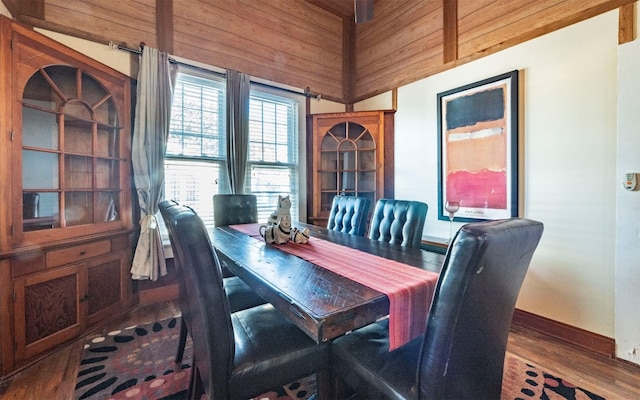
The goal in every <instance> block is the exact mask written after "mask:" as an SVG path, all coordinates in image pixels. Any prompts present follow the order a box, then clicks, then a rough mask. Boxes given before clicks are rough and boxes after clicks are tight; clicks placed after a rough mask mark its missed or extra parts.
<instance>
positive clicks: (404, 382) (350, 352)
mask: <svg viewBox="0 0 640 400" xmlns="http://www.w3.org/2000/svg"><path fill="white" fill-rule="evenodd" d="M422 341H423V336H419V337H417V338H415V339H413V340H412V341H410V342H409V343H407V344H405V345H404V346H402V347H400V348H398V349H396V350H394V351H392V352H389V320H387V319H385V320H382V321H379V322H376V323H375V324H371V325H367V326H365V327H363V328H360V329H357V330H355V331H353V332H351V333H349V334H348V335H345V336H342V337H339V338H337V339H335V340H334V341H333V343H332V344H331V363H332V364H333V366H334V367H337V368H339V370H340V371H341V373H342V374H345V373H346V374H353V376H348V375H347V376H344V375H343V376H341V378H342V379H344V380H345V381H347V382H354V381H358V379H357V378H356V377H358V376H366V377H367V378H366V386H365V387H359V388H354V389H356V390H357V391H358V393H360V395H365V396H366V397H367V398H376V397H381V396H380V393H382V395H383V396H382V397H384V398H389V399H417V398H418V388H417V385H416V382H417V380H416V371H417V370H418V358H419V356H420V346H421V345H422ZM363 366H366V368H363ZM366 391H369V393H366V394H365V393H363V392H366Z"/></svg>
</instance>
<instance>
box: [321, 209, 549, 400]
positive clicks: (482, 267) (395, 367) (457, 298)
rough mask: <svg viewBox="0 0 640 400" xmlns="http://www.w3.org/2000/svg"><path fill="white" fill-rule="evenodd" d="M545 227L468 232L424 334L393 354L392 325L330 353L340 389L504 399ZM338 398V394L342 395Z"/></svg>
mask: <svg viewBox="0 0 640 400" xmlns="http://www.w3.org/2000/svg"><path fill="white" fill-rule="evenodd" d="M542 231H543V225H542V224H541V223H540V222H536V221H532V220H527V219H510V220H500V221H491V222H483V223H472V224H467V225H464V226H463V227H462V228H461V229H460V230H459V232H458V233H457V235H456V237H455V238H454V241H453V244H452V246H451V247H450V249H449V251H448V252H447V255H446V258H445V261H444V265H443V267H442V271H441V273H440V277H439V279H438V283H437V285H436V290H435V294H434V297H433V301H432V304H431V309H430V311H429V317H428V320H427V325H426V331H425V334H424V335H422V336H420V337H418V338H416V339H414V340H413V341H411V342H409V343H408V344H406V345H404V346H402V347H400V348H398V349H396V350H394V351H391V352H389V341H388V336H389V335H388V327H387V321H383V322H378V323H375V324H372V325H368V326H366V327H364V328H361V329H358V330H355V331H353V332H352V333H351V334H348V335H346V336H343V337H341V338H338V339H336V340H335V341H334V342H333V343H332V345H331V369H332V375H334V376H335V377H339V378H340V380H339V379H337V378H335V379H334V378H332V381H333V383H334V384H335V385H334V388H339V387H340V385H338V384H336V383H337V382H346V384H347V386H348V387H350V388H351V389H352V390H355V391H357V392H358V393H359V394H360V395H361V396H362V397H361V398H367V399H375V398H385V399H429V400H439V399H452V400H465V399H473V400H478V399H481V400H484V399H495V400H499V399H500V392H501V386H502V373H503V365H504V359H505V353H506V348H507V339H508V335H509V328H510V325H511V319H512V317H513V311H514V308H515V302H516V299H517V297H518V293H519V291H520V287H521V285H522V281H523V280H524V277H525V274H526V272H527V269H528V267H529V262H530V261H531V257H532V256H533V253H534V251H535V249H536V247H537V245H538V242H539V241H540V237H541V235H542ZM336 393H337V392H336Z"/></svg>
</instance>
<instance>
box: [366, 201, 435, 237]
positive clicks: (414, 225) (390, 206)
mask: <svg viewBox="0 0 640 400" xmlns="http://www.w3.org/2000/svg"><path fill="white" fill-rule="evenodd" d="M427 210H428V206H427V204H426V203H422V202H420V201H409V200H395V199H380V200H378V201H377V202H376V207H375V209H374V210H373V215H372V216H371V226H370V227H369V239H373V240H379V241H381V242H389V243H392V244H399V245H401V246H407V247H420V242H421V239H422V230H423V228H424V221H425V220H426V218H427Z"/></svg>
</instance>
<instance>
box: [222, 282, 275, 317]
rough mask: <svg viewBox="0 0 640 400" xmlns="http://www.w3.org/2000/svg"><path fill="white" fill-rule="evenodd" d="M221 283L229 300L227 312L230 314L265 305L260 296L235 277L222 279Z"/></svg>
mask: <svg viewBox="0 0 640 400" xmlns="http://www.w3.org/2000/svg"><path fill="white" fill-rule="evenodd" d="M222 282H223V285H224V291H225V292H226V293H227V298H228V299H229V310H230V311H231V312H232V313H233V312H236V311H240V310H244V309H246V308H251V307H255V306H258V305H260V304H264V303H265V300H264V299H263V298H262V297H260V295H258V294H257V293H256V292H255V291H254V290H253V289H251V287H250V286H249V285H247V284H246V283H244V281H243V280H242V279H240V278H238V277H237V276H231V277H229V278H224V279H223V280H222Z"/></svg>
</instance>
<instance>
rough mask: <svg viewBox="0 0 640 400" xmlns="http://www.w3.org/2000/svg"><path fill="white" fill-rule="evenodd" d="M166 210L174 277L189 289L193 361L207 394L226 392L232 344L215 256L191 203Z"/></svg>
mask: <svg viewBox="0 0 640 400" xmlns="http://www.w3.org/2000/svg"><path fill="white" fill-rule="evenodd" d="M163 208H165V207H163ZM161 212H162V208H161ZM165 213H167V216H168V218H166V222H167V228H168V230H169V232H170V235H172V236H173V239H174V242H175V243H176V244H177V246H176V247H177V248H178V252H177V254H174V256H178V261H179V262H177V263H176V265H177V268H180V270H179V271H178V278H179V280H181V281H182V282H181V284H182V285H183V286H184V287H185V288H186V293H188V296H187V298H188V302H189V311H190V323H189V324H188V329H189V332H190V333H191V339H192V342H193V363H194V367H196V368H197V371H198V376H199V377H200V379H201V381H202V385H203V387H204V388H205V393H207V394H208V395H209V397H210V398H214V399H217V398H228V397H229V386H228V385H229V376H230V375H231V369H232V367H233V361H234V354H235V345H234V334H233V326H232V324H231V313H230V311H229V302H228V300H227V296H226V294H225V292H224V288H223V281H222V279H223V278H222V269H221V267H220V262H219V260H218V257H217V255H216V253H215V251H214V250H213V247H212V245H211V242H210V241H209V236H208V234H207V230H206V228H205V226H204V224H203V223H202V220H201V219H200V217H198V215H197V214H196V213H195V212H194V211H193V210H192V209H191V208H188V207H185V206H181V205H174V206H171V207H169V208H165ZM163 216H164V214H163ZM212 360H215V363H214V362H213V361H212ZM211 365H216V368H215V369H211V368H210V366H211Z"/></svg>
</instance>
